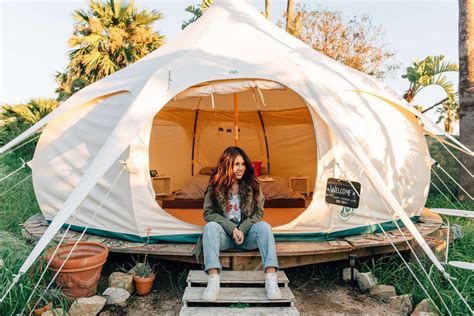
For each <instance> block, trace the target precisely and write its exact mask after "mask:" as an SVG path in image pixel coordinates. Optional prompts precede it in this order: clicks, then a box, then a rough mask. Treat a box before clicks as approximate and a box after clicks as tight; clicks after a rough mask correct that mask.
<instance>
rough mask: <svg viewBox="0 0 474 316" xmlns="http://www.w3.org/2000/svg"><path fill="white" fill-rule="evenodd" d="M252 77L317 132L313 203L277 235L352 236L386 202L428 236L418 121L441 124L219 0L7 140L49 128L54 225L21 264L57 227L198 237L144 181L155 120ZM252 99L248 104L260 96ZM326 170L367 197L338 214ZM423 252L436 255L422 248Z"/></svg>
mask: <svg viewBox="0 0 474 316" xmlns="http://www.w3.org/2000/svg"><path fill="white" fill-rule="evenodd" d="M249 79H250V80H267V81H270V82H275V83H278V84H281V85H283V86H284V87H285V90H284V91H286V92H284V93H286V94H285V96H286V97H288V100H289V101H288V102H272V101H270V100H271V96H270V94H271V93H272V92H271V91H268V92H265V91H263V94H264V98H265V100H266V102H267V104H266V106H267V107H268V110H269V111H270V110H272V109H273V110H275V109H277V108H278V107H279V104H280V103H281V104H284V106H287V107H288V109H292V108H294V107H296V108H301V107H302V106H300V105H302V104H304V105H305V106H306V107H307V109H308V111H309V113H310V115H311V120H312V123H313V128H314V134H315V139H316V144H314V145H313V146H315V147H316V149H315V152H316V153H317V163H315V166H316V167H315V168H316V171H315V172H314V174H313V175H311V176H312V177H313V181H314V186H313V187H314V188H315V190H314V194H313V200H312V203H311V204H310V205H309V206H308V207H307V209H306V210H305V212H303V213H302V214H301V215H300V216H298V217H297V218H296V219H295V220H293V221H292V222H290V223H288V224H286V225H283V226H279V227H274V232H275V233H276V234H277V236H278V237H287V238H290V239H291V238H292V237H298V238H301V237H305V238H313V239H317V238H325V237H328V236H330V237H331V236H335V235H337V234H347V233H357V232H360V231H361V230H363V229H365V228H367V227H370V226H373V225H375V224H376V223H377V222H381V223H385V222H390V221H391V220H392V215H390V214H389V212H388V211H387V210H389V211H390V212H391V213H393V214H395V215H394V218H400V219H401V220H402V221H403V223H404V224H405V225H406V226H407V227H408V228H409V229H410V231H411V232H412V234H414V236H415V238H416V239H417V241H418V242H420V243H423V238H422V237H421V235H419V233H418V232H417V231H416V229H415V228H414V226H413V224H412V223H411V221H410V219H409V217H413V216H417V215H418V214H419V213H420V211H421V210H422V208H423V206H424V203H425V201H426V197H427V194H428V186H429V179H430V158H429V153H428V148H427V144H426V141H425V139H424V135H423V131H424V130H423V129H425V131H426V128H430V129H432V130H433V129H436V127H435V126H433V125H432V124H431V123H429V122H428V121H426V120H425V119H424V118H423V116H421V115H420V114H419V113H418V112H416V111H414V110H413V109H411V108H409V107H408V106H407V105H405V104H404V102H403V101H402V100H401V99H400V98H399V97H397V96H396V95H394V94H393V93H391V92H390V91H389V89H387V87H386V86H385V85H384V84H383V83H381V82H379V81H377V80H376V79H374V78H371V77H370V76H367V75H365V74H363V73H360V72H358V71H356V70H353V69H350V68H348V67H346V66H344V65H341V64H339V63H338V62H336V61H334V60H332V59H330V58H328V57H326V56H324V55H322V54H320V53H318V52H316V51H314V50H313V49H312V48H310V47H308V46H306V45H305V44H304V43H302V42H301V41H299V40H297V39H296V38H294V37H292V36H291V35H289V34H287V33H285V32H284V31H283V30H281V29H279V28H278V27H277V26H275V25H274V24H272V23H271V22H269V21H267V20H266V19H265V18H264V17H263V16H262V15H261V14H260V13H259V12H258V11H257V10H256V9H255V8H254V7H252V5H251V4H249V3H248V2H246V1H225V0H221V1H219V0H216V1H215V3H214V4H213V5H212V6H211V7H210V9H209V10H208V11H207V12H206V14H204V15H203V16H202V17H201V18H200V19H199V20H198V21H197V22H195V23H193V24H192V25H191V26H189V27H188V28H186V30H184V31H183V32H182V33H181V34H180V35H178V36H177V37H176V38H175V39H174V40H172V41H170V42H169V43H168V44H166V45H164V46H163V47H160V48H159V49H158V50H156V51H155V52H153V53H151V54H149V55H148V56H146V57H145V58H143V59H141V60H140V61H138V62H136V63H134V64H132V65H130V66H128V67H126V68H124V69H122V70H121V71H118V72H116V73H114V74H112V75H110V76H108V77H107V78H104V79H103V80H100V81H98V82H96V83H94V84H92V85H90V86H88V87H86V88H84V89H83V90H81V91H79V92H78V93H76V94H75V95H73V96H72V97H71V98H69V99H68V100H67V101H66V102H64V103H63V104H62V105H61V106H60V107H59V108H58V109H57V110H56V111H54V112H53V113H51V114H50V115H48V116H46V117H45V118H44V119H43V120H41V121H40V122H39V123H37V124H36V125H34V126H33V127H31V128H30V129H29V130H27V131H26V132H25V133H23V134H22V135H21V136H19V137H18V138H16V139H15V140H14V141H12V142H11V143H10V144H8V145H6V146H5V147H3V148H2V152H3V151H5V150H8V149H9V148H11V147H12V146H14V145H15V144H18V143H19V142H21V141H22V140H24V139H25V138H26V137H28V136H29V135H31V134H32V133H34V132H35V131H37V130H38V129H39V128H41V127H42V126H44V125H46V124H48V126H47V127H46V129H45V130H44V132H43V134H42V136H41V138H40V140H39V142H38V146H37V149H36V152H35V156H34V159H33V161H32V163H31V167H32V169H33V183H34V188H35V193H36V196H37V199H38V201H39V204H40V206H41V209H42V211H43V214H44V215H45V216H46V218H47V219H49V220H52V222H51V224H50V226H49V228H48V230H47V231H46V233H45V235H44V236H43V237H42V238H41V239H40V241H39V242H38V244H37V245H36V247H35V249H34V250H33V252H32V254H31V255H30V257H29V259H28V260H27V262H26V263H25V264H24V266H23V267H22V269H21V270H20V271H25V269H27V268H28V266H29V265H30V264H31V260H33V259H34V258H36V257H37V256H38V255H39V253H40V252H41V250H42V249H44V247H45V246H46V245H47V243H48V242H49V240H50V239H51V237H52V236H53V235H54V234H55V233H56V232H57V231H58V230H59V228H60V227H61V226H62V225H63V224H64V223H70V224H72V225H74V227H76V228H80V227H86V226H87V227H90V228H91V229H92V232H94V231H95V232H98V233H106V234H111V235H115V236H117V237H123V238H128V239H133V240H137V239H140V237H146V236H147V234H149V232H150V230H149V229H148V228H150V229H151V232H152V233H151V234H152V238H154V239H155V240H159V241H175V242H178V241H193V240H195V238H196V236H197V235H198V234H200V233H201V232H202V227H199V226H195V225H190V224H187V223H184V222H182V221H179V220H177V219H176V218H173V217H172V216H170V215H169V214H168V213H167V212H166V211H164V210H163V209H161V208H160V207H159V205H158V204H157V203H156V202H155V198H154V192H153V189H152V184H151V180H150V177H149V166H150V155H149V149H150V146H149V145H150V134H151V131H152V127H153V119H154V117H155V116H156V115H157V114H158V115H159V112H160V110H161V109H163V107H165V106H166V105H167V104H171V103H172V102H175V101H174V100H173V98H175V97H176V96H178V95H179V94H180V93H183V92H184V91H186V90H188V89H190V88H192V87H195V86H197V85H201V84H203V83H208V82H214V81H216V80H219V81H229V80H241V81H242V80H249ZM355 91H365V92H368V93H357V92H355ZM282 93H283V92H282ZM371 94H372V95H371ZM292 96H294V97H292ZM376 96H378V97H376ZM298 100H299V101H298ZM277 101H279V100H277ZM170 102H171V103H170ZM178 102H182V103H183V104H184V102H185V100H182V101H178ZM189 104H191V103H188V105H189ZM226 104H227V103H225V102H223V103H220V102H218V104H216V108H219V107H221V109H225V108H222V107H224V106H226ZM248 106H249V107H250V106H251V107H252V108H251V109H249V110H252V111H255V104H250V103H249V104H248ZM244 110H245V108H242V111H244ZM262 111H263V110H262ZM420 121H421V122H422V123H423V125H424V126H422V124H420ZM430 124H431V125H430ZM179 145H180V144H179ZM185 145H189V144H185ZM157 150H159V149H157ZM471 154H472V152H471ZM123 167H125V168H126V169H125V171H123ZM121 172H122V173H121ZM118 175H120V177H118ZM329 177H335V178H341V179H344V178H345V177H347V178H349V179H350V180H353V181H357V182H360V183H361V185H362V192H361V202H362V201H363V203H361V205H360V207H359V208H358V209H357V210H355V212H354V214H353V216H351V217H350V218H349V220H346V221H344V220H341V219H340V218H339V217H338V216H337V215H338V214H340V212H341V207H340V206H336V205H331V204H327V203H326V202H325V200H324V196H325V187H326V182H327V179H328V178H329ZM117 178H118V179H117ZM115 182H116V184H115V185H114V183H115ZM112 187H113V190H110V189H111V188H112ZM109 191H110V192H109ZM100 205H102V206H100ZM369 210H371V211H373V212H374V214H375V218H374V217H373V216H372V215H371V213H370V212H369ZM96 211H97V212H96ZM95 213H97V214H95ZM94 214H95V215H94ZM71 215H72V217H71ZM424 249H425V251H427V252H428V253H430V254H431V250H430V249H429V248H428V247H427V246H426V244H424ZM437 267H438V268H439V269H440V270H442V269H443V268H442V267H441V265H439V264H437Z"/></svg>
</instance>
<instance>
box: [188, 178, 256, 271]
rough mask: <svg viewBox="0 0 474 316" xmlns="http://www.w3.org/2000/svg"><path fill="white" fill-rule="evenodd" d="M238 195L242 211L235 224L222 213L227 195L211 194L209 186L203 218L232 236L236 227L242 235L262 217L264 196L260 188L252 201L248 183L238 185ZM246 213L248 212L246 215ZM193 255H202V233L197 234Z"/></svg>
mask: <svg viewBox="0 0 474 316" xmlns="http://www.w3.org/2000/svg"><path fill="white" fill-rule="evenodd" d="M239 196H240V210H241V211H242V221H241V222H240V224H239V225H238V226H237V225H236V224H235V223H234V222H232V221H231V220H229V219H228V218H226V217H225V215H224V210H225V209H226V208H227V204H228V197H226V196H224V195H223V194H222V195H218V196H216V197H214V196H213V194H212V188H211V187H209V188H208V190H207V192H206V196H205V197H204V206H203V207H204V220H205V221H206V222H216V223H218V224H220V225H221V226H222V228H224V230H225V232H226V233H227V234H229V236H232V232H233V231H234V229H235V228H236V227H237V228H238V229H239V230H240V231H242V233H244V236H246V235H247V233H248V232H249V231H250V228H251V227H252V225H253V224H255V223H258V222H260V221H261V220H262V218H263V204H264V203H265V197H264V196H263V192H262V188H260V192H259V194H258V199H257V201H258V203H255V202H254V201H253V190H252V188H251V187H250V186H248V185H242V184H241V185H240V187H239ZM246 214H250V215H249V216H247V215H246ZM194 255H195V257H196V260H197V261H198V262H199V259H200V257H201V255H202V235H201V236H199V238H198V241H197V243H196V247H195V249H194Z"/></svg>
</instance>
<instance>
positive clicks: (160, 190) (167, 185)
mask: <svg viewBox="0 0 474 316" xmlns="http://www.w3.org/2000/svg"><path fill="white" fill-rule="evenodd" d="M151 179H152V181H153V190H155V195H156V196H169V195H171V194H173V191H172V190H173V189H172V188H173V185H172V184H173V183H172V178H171V177H168V176H160V177H153V178H151Z"/></svg>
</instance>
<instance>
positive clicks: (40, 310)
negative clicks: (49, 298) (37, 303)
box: [33, 302, 53, 315]
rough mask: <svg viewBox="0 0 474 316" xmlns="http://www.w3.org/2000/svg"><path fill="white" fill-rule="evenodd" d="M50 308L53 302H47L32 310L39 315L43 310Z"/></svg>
mask: <svg viewBox="0 0 474 316" xmlns="http://www.w3.org/2000/svg"><path fill="white" fill-rule="evenodd" d="M51 308H53V302H49V303H48V305H45V306H43V307H40V308H37V309H35V310H34V311H33V312H34V313H35V315H41V314H43V313H44V312H46V311H49V310H51Z"/></svg>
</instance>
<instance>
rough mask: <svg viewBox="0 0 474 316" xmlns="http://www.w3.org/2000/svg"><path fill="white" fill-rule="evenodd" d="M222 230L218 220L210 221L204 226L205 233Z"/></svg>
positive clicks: (214, 232) (215, 232)
mask: <svg viewBox="0 0 474 316" xmlns="http://www.w3.org/2000/svg"><path fill="white" fill-rule="evenodd" d="M220 230H221V225H219V224H218V223H216V222H209V223H207V224H206V225H205V226H204V234H206V235H207V234H212V235H214V234H217V233H219V231H220Z"/></svg>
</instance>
